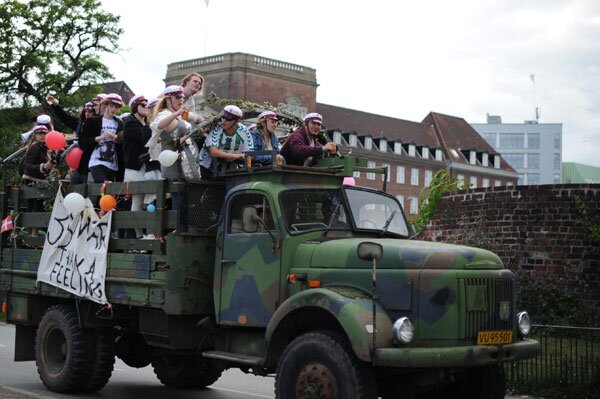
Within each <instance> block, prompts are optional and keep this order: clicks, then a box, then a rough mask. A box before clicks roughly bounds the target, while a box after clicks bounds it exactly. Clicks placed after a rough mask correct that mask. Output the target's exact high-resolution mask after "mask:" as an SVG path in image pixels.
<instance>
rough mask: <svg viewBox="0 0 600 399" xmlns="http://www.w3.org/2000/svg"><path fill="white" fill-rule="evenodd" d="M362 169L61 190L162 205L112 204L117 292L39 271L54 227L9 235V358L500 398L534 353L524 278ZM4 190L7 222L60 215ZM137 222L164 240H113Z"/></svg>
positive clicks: (90, 386)
mask: <svg viewBox="0 0 600 399" xmlns="http://www.w3.org/2000/svg"><path fill="white" fill-rule="evenodd" d="M365 164H366V163H365V162H362V161H360V160H357V159H356V158H351V157H346V158H334V159H326V160H324V161H323V162H322V163H321V164H320V166H319V167H316V168H302V167H291V166H282V167H279V166H272V167H265V168H260V167H252V166H251V165H248V167H247V168H245V169H243V170H238V171H227V172H226V173H224V176H223V180H222V181H217V182H197V183H177V182H167V181H156V182H136V183H129V184H127V183H111V184H108V185H105V187H100V185H95V184H89V185H80V186H70V187H69V186H67V185H63V186H62V187H61V190H63V191H64V192H65V193H66V192H79V193H81V194H83V195H84V196H87V197H95V196H98V195H100V193H101V191H104V192H105V193H111V194H114V195H121V196H125V195H129V194H137V193H153V194H156V196H157V199H156V210H155V211H154V212H147V211H146V212H142V211H140V212H130V211H125V210H116V211H114V212H113V215H112V216H113V219H112V236H111V238H110V241H109V242H110V244H109V247H108V255H107V259H108V260H107V272H106V276H105V283H106V285H105V291H106V296H107V299H108V302H109V303H110V305H107V304H99V303H96V302H93V301H90V300H87V299H84V298H82V297H80V296H77V295H73V294H71V293H69V292H66V291H64V290H61V289H59V288H57V287H55V286H52V285H49V284H46V283H38V282H36V274H37V270H38V267H42V265H40V257H41V252H42V249H41V248H42V247H43V246H44V245H45V240H47V238H44V237H27V236H24V235H19V234H15V232H14V231H12V232H9V233H6V232H5V233H3V236H2V247H1V250H2V252H1V256H2V259H1V269H0V299H1V301H2V302H3V309H4V311H5V312H6V321H7V323H10V324H14V325H15V326H16V339H15V361H29V360H35V361H36V364H37V369H38V372H39V375H40V378H41V380H42V382H43V383H44V384H45V385H46V387H47V388H48V389H49V390H51V391H55V392H86V391H87V392H89V391H97V390H99V389H101V388H102V387H103V386H104V385H105V384H106V383H107V382H108V380H109V378H110V375H111V373H112V370H113V365H114V361H115V356H118V357H119V358H120V359H122V360H123V361H124V362H125V363H126V364H128V365H129V366H132V367H138V368H139V367H145V366H148V365H150V364H151V365H152V367H153V369H154V372H155V374H156V375H157V377H158V379H159V380H160V381H161V382H162V383H163V384H165V385H167V386H170V387H180V388H201V387H206V386H208V385H211V384H213V383H214V382H215V381H217V379H218V378H219V377H220V375H221V373H222V371H223V370H225V369H227V368H239V369H241V370H243V371H245V372H249V373H254V374H257V375H272V374H274V375H275V394H276V397H278V398H344V399H345V398H375V397H377V396H382V397H402V398H409V397H411V396H413V395H420V394H421V393H422V392H427V391H434V392H435V391H436V390H437V391H438V392H443V393H444V394H446V395H450V394H453V395H455V396H456V397H460V398H493V399H500V398H503V397H504V390H505V377H504V373H503V367H502V364H503V363H505V362H515V361H519V360H521V359H526V358H530V357H534V356H536V355H537V354H538V352H539V344H538V342H536V341H533V340H530V339H527V338H526V336H527V335H528V333H529V330H530V324H529V319H528V316H527V313H526V312H518V309H516V308H515V304H516V301H515V280H514V275H513V273H512V272H510V271H509V270H507V269H505V268H504V267H503V265H502V262H501V260H500V259H499V258H498V256H496V255H495V254H493V253H491V252H489V251H486V250H483V249H478V248H471V247H465V246H456V245H448V244H441V243H433V242H424V241H418V240H414V239H410V236H411V227H410V226H409V224H408V223H407V220H406V218H405V215H404V213H403V211H402V207H401V206H400V204H399V203H398V201H397V200H396V198H394V197H393V196H391V195H389V194H386V193H385V192H383V191H379V190H375V189H369V188H362V187H357V186H345V185H343V184H342V181H343V178H344V176H352V173H353V172H354V171H356V170H359V171H365V172H380V170H370V169H368V168H366V167H365ZM384 181H385V179H384ZM168 194H173V195H174V197H176V198H178V201H179V207H178V208H177V210H173V209H172V208H170V207H169V201H170V200H169V199H168V197H169V195H168ZM2 195H3V197H2V207H3V209H2V215H3V217H4V216H5V215H7V212H8V211H9V210H13V213H14V221H15V224H16V225H17V226H21V227H38V228H44V227H45V226H48V222H49V218H50V215H51V214H50V212H46V213H35V214H34V213H29V212H27V211H25V210H24V204H25V201H26V200H28V199H31V198H47V199H52V198H54V197H55V196H56V192H55V191H54V192H52V191H48V190H41V189H38V188H32V187H4V191H3V193H2ZM128 228H129V229H131V228H141V229H147V230H148V231H150V230H151V231H153V232H154V235H155V237H156V239H155V240H140V239H127V238H118V237H119V234H118V232H119V231H122V230H123V229H128ZM79 255H80V256H81V255H82V254H79ZM83 256H84V257H85V254H83ZM437 397H440V396H437Z"/></svg>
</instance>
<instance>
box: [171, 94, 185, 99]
mask: <svg viewBox="0 0 600 399" xmlns="http://www.w3.org/2000/svg"><path fill="white" fill-rule="evenodd" d="M172 97H175V98H176V99H178V100H181V99H182V98H183V94H176V95H174V96H172Z"/></svg>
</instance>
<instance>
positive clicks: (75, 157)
mask: <svg viewBox="0 0 600 399" xmlns="http://www.w3.org/2000/svg"><path fill="white" fill-rule="evenodd" d="M82 154H83V151H82V150H81V148H79V147H74V148H73V149H72V150H71V151H69V153H68V154H67V156H66V157H65V160H66V161H67V165H69V168H71V169H77V168H78V167H79V162H80V161H81V155H82Z"/></svg>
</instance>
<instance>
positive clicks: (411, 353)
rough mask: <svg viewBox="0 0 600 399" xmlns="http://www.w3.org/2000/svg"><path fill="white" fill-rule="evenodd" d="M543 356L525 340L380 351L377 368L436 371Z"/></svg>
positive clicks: (376, 352) (533, 342) (533, 344)
mask: <svg viewBox="0 0 600 399" xmlns="http://www.w3.org/2000/svg"><path fill="white" fill-rule="evenodd" d="M539 354H540V343H539V342H538V341H535V340H532V339H524V340H522V341H519V342H516V343H514V344H508V345H500V346H485V345H473V346H460V347H450V348H379V349H376V350H375V358H374V361H373V363H374V365H375V366H379V367H402V368H405V367H406V368H437V367H465V366H469V367H472V366H485V365H489V364H497V363H503V362H516V361H519V360H524V359H529V358H532V357H536V356H537V355H539Z"/></svg>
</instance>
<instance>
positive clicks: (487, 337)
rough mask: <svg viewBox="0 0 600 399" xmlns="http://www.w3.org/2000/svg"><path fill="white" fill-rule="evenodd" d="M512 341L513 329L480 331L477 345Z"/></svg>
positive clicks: (500, 343)
mask: <svg viewBox="0 0 600 399" xmlns="http://www.w3.org/2000/svg"><path fill="white" fill-rule="evenodd" d="M511 342H512V331H479V332H478V333H477V345H502V344H510V343H511Z"/></svg>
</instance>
